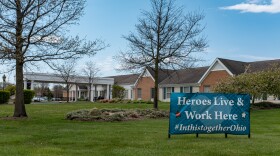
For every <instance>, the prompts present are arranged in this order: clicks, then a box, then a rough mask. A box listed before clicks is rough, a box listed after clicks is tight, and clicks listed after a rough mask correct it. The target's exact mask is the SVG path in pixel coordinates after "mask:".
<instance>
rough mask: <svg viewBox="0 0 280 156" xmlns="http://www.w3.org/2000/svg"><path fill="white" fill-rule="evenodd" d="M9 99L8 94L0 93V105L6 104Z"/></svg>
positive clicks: (5, 92) (6, 92)
mask: <svg viewBox="0 0 280 156" xmlns="http://www.w3.org/2000/svg"><path fill="white" fill-rule="evenodd" d="M9 99H10V92H8V91H0V104H3V103H7V102H8V101H9Z"/></svg>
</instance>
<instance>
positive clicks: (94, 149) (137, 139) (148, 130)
mask: <svg viewBox="0 0 280 156" xmlns="http://www.w3.org/2000/svg"><path fill="white" fill-rule="evenodd" d="M93 107H97V108H127V109H133V108H143V109H144V108H152V105H148V104H101V103H83V102H80V103H70V104H30V105H26V109H27V112H28V115H29V118H28V119H22V120H7V119H3V117H6V116H11V115H12V114H13V105H0V117H1V119H0V155H1V156H2V155H3V156H5V155H11V156H15V155H34V156H37V155H50V156H54V155H67V156H69V155H75V156H80V155H87V156H90V155H108V156H112V155H121V156H123V155H145V156H147V155H153V156H154V155H160V156H161V155H168V156H173V155H180V156H182V155H215V156H216V155H280V109H273V110H253V111H252V112H251V135H252V136H251V139H248V138H247V136H235V135H229V136H228V138H227V139H226V138H224V135H223V134H215V135H213V134H208V135H206V134H205V135H200V137H199V138H196V137H195V135H194V134H192V135H176V136H172V137H171V139H168V137H167V133H168V119H148V120H141V121H126V122H81V121H69V120H65V115H66V113H67V112H70V111H73V110H78V109H87V108H93ZM159 107H160V108H161V109H169V105H168V104H167V103H160V105H159Z"/></svg>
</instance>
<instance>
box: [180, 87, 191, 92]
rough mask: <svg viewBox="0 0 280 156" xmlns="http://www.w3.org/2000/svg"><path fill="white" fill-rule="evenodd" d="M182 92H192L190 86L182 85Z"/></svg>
mask: <svg viewBox="0 0 280 156" xmlns="http://www.w3.org/2000/svg"><path fill="white" fill-rule="evenodd" d="M180 92H181V93H190V92H191V89H190V87H181V88H180Z"/></svg>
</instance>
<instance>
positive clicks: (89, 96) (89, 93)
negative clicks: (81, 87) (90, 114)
mask: <svg viewBox="0 0 280 156" xmlns="http://www.w3.org/2000/svg"><path fill="white" fill-rule="evenodd" d="M88 98H89V101H91V83H89V92H88Z"/></svg>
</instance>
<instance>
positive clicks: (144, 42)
mask: <svg viewBox="0 0 280 156" xmlns="http://www.w3.org/2000/svg"><path fill="white" fill-rule="evenodd" d="M151 6H152V8H151V11H144V12H143V13H142V17H141V18H139V23H138V24H137V25H136V32H135V33H133V32H130V34H129V35H127V36H124V39H126V40H127V41H128V44H129V50H128V51H127V52H120V53H119V55H117V56H116V57H115V59H116V60H117V61H119V63H120V64H121V68H120V70H130V71H131V70H139V69H143V68H145V67H151V68H153V70H154V71H155V91H156V93H158V83H159V82H158V71H159V70H161V69H178V68H188V67H190V66H192V65H193V63H195V62H197V61H199V59H196V58H194V56H192V55H191V54H193V53H197V52H202V51H204V49H205V48H206V47H207V42H206V39H205V37H203V36H202V35H201V33H202V32H203V30H204V26H202V25H201V22H202V20H203V19H204V15H203V14H202V13H200V12H193V13H188V14H186V15H184V12H183V7H177V6H176V5H175V1H174V0H151ZM157 98H158V94H155V98H154V108H157Z"/></svg>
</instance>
